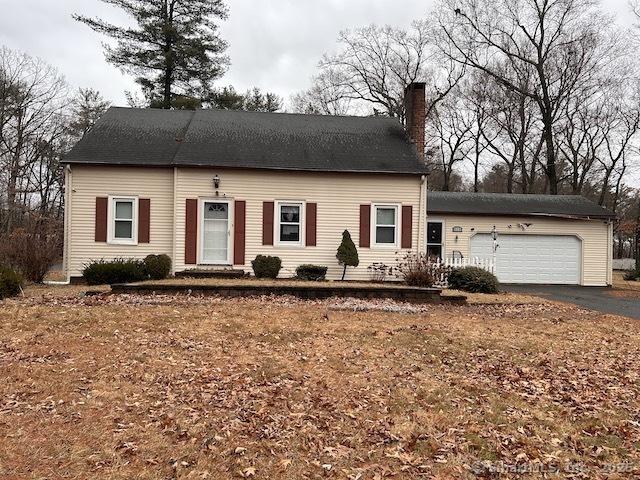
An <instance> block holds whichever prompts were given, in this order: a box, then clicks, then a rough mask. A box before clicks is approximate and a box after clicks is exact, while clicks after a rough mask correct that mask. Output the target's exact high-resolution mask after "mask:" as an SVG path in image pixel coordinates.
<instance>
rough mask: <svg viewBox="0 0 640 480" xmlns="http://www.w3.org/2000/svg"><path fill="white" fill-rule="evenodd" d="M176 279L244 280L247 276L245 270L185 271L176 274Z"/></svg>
mask: <svg viewBox="0 0 640 480" xmlns="http://www.w3.org/2000/svg"><path fill="white" fill-rule="evenodd" d="M175 276H176V278H242V277H244V276H245V273H244V270H235V269H232V268H225V269H218V270H202V269H193V270H183V271H182V272H176V275H175Z"/></svg>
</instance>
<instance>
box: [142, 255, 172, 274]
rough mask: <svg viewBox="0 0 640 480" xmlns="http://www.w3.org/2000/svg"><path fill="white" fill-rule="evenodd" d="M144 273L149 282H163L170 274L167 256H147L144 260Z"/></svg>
mask: <svg viewBox="0 0 640 480" xmlns="http://www.w3.org/2000/svg"><path fill="white" fill-rule="evenodd" d="M144 271H145V273H146V274H147V276H148V277H149V278H150V279H151V280H163V279H165V278H167V277H168V276H169V274H170V273H171V257H169V255H165V254H162V255H148V256H147V257H146V258H145V259H144Z"/></svg>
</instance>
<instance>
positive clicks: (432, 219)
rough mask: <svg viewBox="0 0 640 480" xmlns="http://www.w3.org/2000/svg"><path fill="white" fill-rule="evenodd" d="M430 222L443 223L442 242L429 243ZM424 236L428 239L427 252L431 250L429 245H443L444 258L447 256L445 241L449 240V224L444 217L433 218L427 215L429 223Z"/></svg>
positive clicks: (426, 243)
mask: <svg viewBox="0 0 640 480" xmlns="http://www.w3.org/2000/svg"><path fill="white" fill-rule="evenodd" d="M430 223H439V224H441V225H442V243H429V224H430ZM425 229H426V230H425V233H424V238H425V240H426V242H425V245H426V247H427V250H426V251H427V252H428V251H429V245H440V246H441V247H442V260H444V259H445V258H447V255H446V250H445V242H446V240H447V225H446V223H445V221H444V218H431V217H427V224H426V226H425Z"/></svg>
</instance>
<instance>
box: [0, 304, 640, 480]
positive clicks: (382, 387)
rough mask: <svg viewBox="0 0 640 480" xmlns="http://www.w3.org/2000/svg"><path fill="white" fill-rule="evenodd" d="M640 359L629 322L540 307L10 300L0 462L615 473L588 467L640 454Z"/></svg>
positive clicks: (167, 469)
mask: <svg viewBox="0 0 640 480" xmlns="http://www.w3.org/2000/svg"><path fill="white" fill-rule="evenodd" d="M639 364H640V340H639V337H638V326H637V324H636V323H634V322H631V321H629V320H625V319H618V318H615V317H605V316H601V315H599V314H595V313H593V312H589V311H585V310H580V309H577V308H575V307H571V306H567V305H557V304H551V303H540V304H512V305H472V306H466V307H447V306H429V305H422V306H415V305H409V304H397V303H395V302H391V301H387V300H385V301H362V300H358V301H356V300H329V301H325V302H320V301H318V302H307V301H301V300H296V299H293V298H287V297H277V298H263V299H254V300H243V299H237V300H230V299H219V298H199V297H194V298H189V297H180V296H156V297H148V296H142V297H138V296H131V295H122V296H110V295H97V296H89V297H87V296H85V297H70V298H65V297H59V296H57V297H47V296H46V295H45V296H44V297H41V298H35V297H34V298H26V299H22V300H20V301H9V302H5V303H4V304H3V305H2V307H0V368H1V369H2V371H1V373H2V375H3V378H4V379H5V382H4V383H3V384H2V385H1V386H0V451H2V452H3V459H4V461H3V462H2V463H1V464H0V475H1V476H2V477H3V478H11V476H12V475H13V477H14V478H24V477H30V476H36V477H51V478H157V479H169V478H190V479H193V478H196V479H200V478H203V479H204V478H210V479H217V478H285V479H300V478H309V479H315V478H317V479H322V478H345V479H352V480H358V479H384V478H434V479H448V478H478V477H481V478H499V477H501V478H512V475H510V474H509V473H504V472H503V473H500V472H499V471H497V470H499V469H497V470H496V468H497V466H500V465H502V466H503V467H509V466H530V467H531V468H534V467H535V468H538V470H536V471H538V472H540V471H545V470H544V469H545V468H547V469H550V468H551V467H553V466H560V467H562V466H567V465H574V464H580V465H583V466H584V468H586V469H587V470H579V471H577V473H576V472H563V475H562V477H563V478H625V476H626V478H628V476H629V475H628V471H625V472H624V473H623V474H618V473H615V472H614V473H611V472H606V471H605V470H604V469H605V467H607V466H608V465H609V466H610V465H618V466H620V465H623V464H624V465H626V464H625V463H624V462H629V464H631V465H636V464H637V462H640V459H639V458H638V450H639V449H638V447H639V446H640V407H639V403H638V398H639V396H640V387H639V383H640V382H639V380H640V378H639V373H638V367H637V366H638V365H639ZM34 439H37V441H34ZM536 466H537V467H536ZM633 468H636V467H633ZM546 471H548V470H546ZM585 471H587V472H588V473H585ZM51 472H56V476H54V477H52V476H51ZM632 474H633V471H632ZM616 475H618V477H616ZM530 476H533V477H536V476H541V475H536V474H532V475H530Z"/></svg>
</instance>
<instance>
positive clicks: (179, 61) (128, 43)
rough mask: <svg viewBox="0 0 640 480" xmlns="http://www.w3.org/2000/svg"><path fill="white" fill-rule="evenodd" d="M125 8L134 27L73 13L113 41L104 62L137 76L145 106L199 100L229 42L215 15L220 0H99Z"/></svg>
mask: <svg viewBox="0 0 640 480" xmlns="http://www.w3.org/2000/svg"><path fill="white" fill-rule="evenodd" d="M100 1H102V2H104V3H107V4H109V5H114V6H116V7H119V8H121V9H122V10H124V11H125V12H127V13H128V14H129V15H130V16H131V17H133V19H134V20H135V22H136V24H137V27H133V28H130V27H120V26H117V25H113V24H110V23H107V22H105V21H104V20H101V19H99V18H89V17H85V16H83V15H74V16H73V18H75V19H76V20H78V21H79V22H82V23H84V24H86V25H88V26H89V27H90V28H91V29H92V30H94V31H96V32H98V33H102V34H104V35H106V36H108V37H111V38H113V39H115V40H117V44H116V45H115V46H114V47H112V46H109V45H105V47H104V48H105V55H106V58H107V61H108V62H109V63H111V64H113V65H115V66H117V67H118V68H120V69H121V70H122V71H124V72H125V73H129V74H132V75H135V76H136V82H137V83H138V84H139V85H140V86H141V87H142V90H143V92H144V94H145V97H146V98H147V101H148V103H149V105H151V106H157V107H161V108H171V107H172V100H173V99H174V98H175V97H176V96H187V97H193V98H203V97H204V96H205V95H206V93H207V92H209V91H210V89H211V83H212V82H213V81H214V80H215V79H217V78H219V77H220V76H221V75H222V74H223V73H224V71H225V68H226V66H227V64H228V63H229V60H228V58H227V57H225V56H224V55H223V53H224V51H225V50H226V48H227V44H226V43H225V42H224V41H223V40H222V39H220V37H219V36H218V34H217V29H218V27H217V25H216V23H215V20H216V19H224V18H226V16H227V8H226V6H225V4H224V3H223V0H100Z"/></svg>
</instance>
